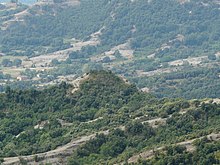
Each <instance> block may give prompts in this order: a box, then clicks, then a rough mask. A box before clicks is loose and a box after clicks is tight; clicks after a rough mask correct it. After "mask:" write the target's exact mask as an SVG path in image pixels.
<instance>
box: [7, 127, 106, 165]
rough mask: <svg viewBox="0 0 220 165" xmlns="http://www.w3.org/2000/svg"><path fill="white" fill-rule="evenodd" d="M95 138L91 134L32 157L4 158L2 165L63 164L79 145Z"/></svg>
mask: <svg viewBox="0 0 220 165" xmlns="http://www.w3.org/2000/svg"><path fill="white" fill-rule="evenodd" d="M100 133H103V134H106V135H107V134H108V133H109V131H108V130H107V131H101V132H99V134H100ZM95 136H96V134H91V135H88V136H82V137H80V138H78V139H74V140H72V141H71V142H70V143H68V144H66V145H64V146H61V147H58V148H57V149H55V150H52V151H48V152H45V153H39V154H34V155H29V156H20V157H8V158H4V162H3V165H12V164H14V165H17V164H20V160H21V159H23V160H25V161H27V162H28V164H34V165H37V164H42V163H43V164H44V163H52V164H63V160H62V159H63V158H64V157H66V156H69V155H71V154H72V153H73V151H74V150H75V149H77V147H79V146H80V145H81V144H83V143H85V142H86V141H89V140H90V139H93V138H94V137H95ZM36 158H38V160H41V161H38V162H35V159H36Z"/></svg>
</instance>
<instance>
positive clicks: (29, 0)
mask: <svg viewBox="0 0 220 165" xmlns="http://www.w3.org/2000/svg"><path fill="white" fill-rule="evenodd" d="M2 2H10V0H0V3H2ZM19 2H22V3H26V4H32V3H34V2H36V0H19Z"/></svg>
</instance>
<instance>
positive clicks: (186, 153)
mask: <svg viewBox="0 0 220 165" xmlns="http://www.w3.org/2000/svg"><path fill="white" fill-rule="evenodd" d="M73 89H74V86H73V85H70V84H66V83H61V84H60V85H58V86H53V87H50V88H48V89H44V90H40V91H37V90H33V89H32V90H24V91H21V90H12V89H10V88H7V90H6V93H5V94H1V95H0V118H1V126H0V140H1V143H0V144H1V145H0V157H1V158H2V159H1V161H4V162H3V164H12V163H16V164H19V163H30V164H41V163H52V164H53V163H56V164H75V163H77V164H100V163H106V162H108V163H109V164H116V163H123V162H129V163H132V162H133V163H138V162H140V161H141V162H142V161H143V162H146V163H148V164H152V163H156V162H159V161H163V163H162V164H167V163H168V162H171V161H175V162H178V163H183V162H186V161H187V162H192V161H193V160H195V159H196V161H193V162H210V161H212V162H213V163H217V162H219V157H218V154H219V142H218V141H219V128H218V126H219V122H220V121H219V114H220V113H219V112H220V105H219V104H216V103H214V102H213V103H212V100H192V101H187V100H183V99H157V98H155V97H153V96H151V95H149V94H146V93H143V92H141V91H139V90H138V89H137V88H136V87H135V86H134V85H132V84H130V83H128V82H126V81H124V80H123V79H122V78H120V77H118V76H116V75H114V74H113V73H111V72H106V71H93V72H90V73H89V74H87V75H85V76H84V77H83V78H82V79H81V80H80V81H79V88H78V89H77V90H74V92H73ZM206 137H207V138H206ZM195 142H196V143H195ZM209 146H215V147H211V148H209V149H210V150H209V152H208V153H207V150H206V148H207V147H209ZM139 154H140V155H141V157H140V159H139V160H138V158H137V157H139V156H138V155H139ZM203 154H205V155H206V154H208V155H209V156H207V157H203V156H202V155H203ZM188 164H190V163H188Z"/></svg>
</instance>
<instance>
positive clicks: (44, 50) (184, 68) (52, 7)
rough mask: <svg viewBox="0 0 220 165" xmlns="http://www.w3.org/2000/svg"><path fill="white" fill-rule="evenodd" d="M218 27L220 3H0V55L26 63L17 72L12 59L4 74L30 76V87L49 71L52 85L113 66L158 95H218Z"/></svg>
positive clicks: (201, 0) (113, 0)
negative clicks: (37, 78)
mask: <svg viewBox="0 0 220 165" xmlns="http://www.w3.org/2000/svg"><path fill="white" fill-rule="evenodd" d="M219 24H220V10H219V1H218V0H215V1H205V0H191V1H181V0H151V1H147V0H135V1H128V0H120V1H119V0H111V1H110V0H96V1H94V0H80V1H78V0H74V1H68V0H63V1H39V2H38V3H36V4H35V5H33V6H31V7H27V6H25V5H22V4H17V5H15V6H13V7H11V6H10V5H9V6H7V5H6V6H5V5H1V6H0V26H1V30H0V36H1V37H0V53H1V54H2V55H3V56H4V58H8V59H10V58H12V56H16V57H17V58H20V59H22V64H21V67H20V68H19V69H14V68H13V67H12V65H10V62H9V65H5V63H3V64H2V70H3V73H4V74H9V75H11V79H13V78H14V77H13V76H14V75H13V74H11V72H13V71H16V72H18V74H21V75H25V76H27V75H28V78H29V80H30V81H29V83H27V82H26V81H25V82H23V83H24V84H25V86H28V87H30V86H34V85H36V84H41V83H42V82H45V80H42V79H41V80H39V81H36V79H34V78H35V77H36V75H38V74H39V73H41V74H44V75H48V74H50V78H49V80H46V81H47V82H49V81H50V82H54V80H57V79H58V76H67V75H70V74H74V75H75V74H78V75H80V74H82V73H84V72H87V71H88V70H91V69H97V68H99V69H100V68H108V69H110V70H112V71H114V72H115V73H118V74H122V75H124V76H126V77H127V78H128V79H129V80H130V81H132V82H134V83H135V84H137V86H138V87H140V88H144V89H147V91H148V92H151V93H154V94H155V95H157V96H158V97H184V98H187V99H191V98H206V97H212V98H216V97H220V93H219V92H217V91H219V89H220V86H219V81H220V80H219V69H218V68H219V58H220V53H219V52H220V47H219V45H220V44H219V40H220V31H219V28H218V27H219ZM37 57H39V58H37ZM7 64H8V63H7ZM38 67H40V68H38ZM26 69H31V70H32V71H33V72H31V74H30V72H28V73H27V72H26ZM39 70H40V71H39ZM42 70H43V71H42ZM16 75H17V74H16ZM42 77H45V76H42ZM8 79H10V78H8ZM10 82H11V81H10ZM12 86H14V87H19V88H20V87H23V86H24V85H21V83H19V84H18V83H17V82H14V83H12Z"/></svg>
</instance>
